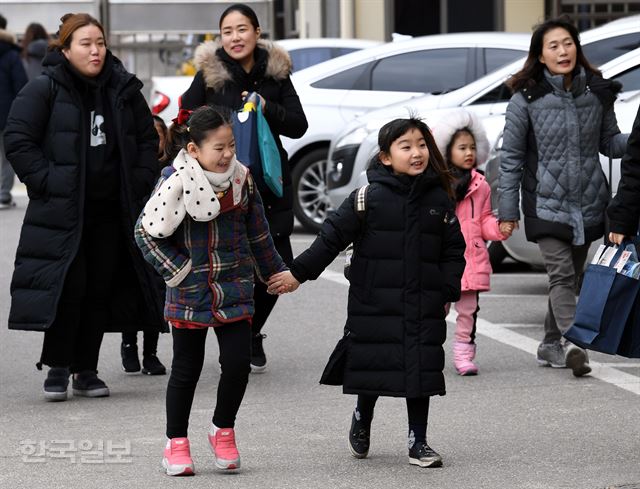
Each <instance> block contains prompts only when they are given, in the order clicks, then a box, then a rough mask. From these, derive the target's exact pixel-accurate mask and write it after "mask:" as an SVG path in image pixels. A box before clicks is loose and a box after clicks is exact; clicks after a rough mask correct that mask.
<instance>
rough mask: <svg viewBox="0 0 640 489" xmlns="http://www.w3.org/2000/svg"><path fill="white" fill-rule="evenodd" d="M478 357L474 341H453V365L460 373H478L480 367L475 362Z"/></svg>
mask: <svg viewBox="0 0 640 489" xmlns="http://www.w3.org/2000/svg"><path fill="white" fill-rule="evenodd" d="M475 357H476V345H474V344H473V343H462V342H460V341H454V342H453V365H454V366H455V367H456V371H457V372H458V373H459V374H460V375H476V374H477V373H478V367H476V365H475V364H474V363H473V359H474V358H475Z"/></svg>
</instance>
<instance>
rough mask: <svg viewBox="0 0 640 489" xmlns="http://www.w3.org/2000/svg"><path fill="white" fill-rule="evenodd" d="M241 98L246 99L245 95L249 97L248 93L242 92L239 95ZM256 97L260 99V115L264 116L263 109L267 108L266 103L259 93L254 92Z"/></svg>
mask: <svg viewBox="0 0 640 489" xmlns="http://www.w3.org/2000/svg"><path fill="white" fill-rule="evenodd" d="M240 95H241V96H242V98H243V99H244V98H246V97H247V95H249V92H247V91H246V90H245V91H244V92H242V93H241V94H240ZM256 95H257V96H258V97H260V107H261V109H262V113H263V114H264V108H265V107H266V106H267V101H266V100H265V99H264V97H263V96H262V95H260V94H259V93H257V92H256Z"/></svg>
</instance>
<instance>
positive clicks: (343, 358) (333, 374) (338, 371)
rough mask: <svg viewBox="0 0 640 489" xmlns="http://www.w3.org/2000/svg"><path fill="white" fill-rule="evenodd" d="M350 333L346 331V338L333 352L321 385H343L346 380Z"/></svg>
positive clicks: (321, 379) (341, 340) (342, 339)
mask: <svg viewBox="0 0 640 489" xmlns="http://www.w3.org/2000/svg"><path fill="white" fill-rule="evenodd" d="M349 334H350V331H349V330H347V329H345V332H344V336H343V337H342V338H340V340H339V341H338V344H337V345H336V347H335V348H334V349H333V352H331V356H329V361H328V362H327V365H326V366H325V367H324V371H323V372H322V376H321V377H320V383H321V384H324V385H342V382H343V380H344V368H345V366H346V364H347V349H348V341H349Z"/></svg>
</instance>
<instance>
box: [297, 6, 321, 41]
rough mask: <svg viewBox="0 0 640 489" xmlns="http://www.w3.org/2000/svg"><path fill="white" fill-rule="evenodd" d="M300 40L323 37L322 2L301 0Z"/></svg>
mask: <svg viewBox="0 0 640 489" xmlns="http://www.w3.org/2000/svg"><path fill="white" fill-rule="evenodd" d="M299 31H300V38H301V39H305V38H309V37H323V32H322V0H300V26H299Z"/></svg>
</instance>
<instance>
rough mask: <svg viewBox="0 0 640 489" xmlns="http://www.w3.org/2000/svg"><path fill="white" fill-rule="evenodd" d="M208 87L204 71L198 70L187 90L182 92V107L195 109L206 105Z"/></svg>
mask: <svg viewBox="0 0 640 489" xmlns="http://www.w3.org/2000/svg"><path fill="white" fill-rule="evenodd" d="M206 88H207V87H206V86H205V83H204V76H203V74H202V71H198V72H197V73H196V76H194V77H193V81H192V82H191V85H190V86H189V88H188V89H187V91H186V92H184V93H183V94H182V98H181V99H180V108H181V109H187V110H195V109H197V108H198V107H202V106H203V105H205V104H206V103H207V100H206Z"/></svg>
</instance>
